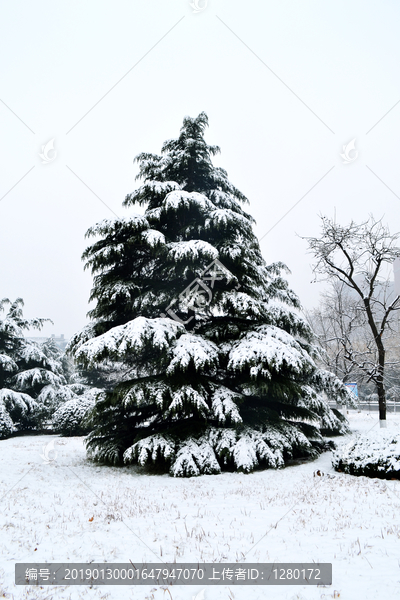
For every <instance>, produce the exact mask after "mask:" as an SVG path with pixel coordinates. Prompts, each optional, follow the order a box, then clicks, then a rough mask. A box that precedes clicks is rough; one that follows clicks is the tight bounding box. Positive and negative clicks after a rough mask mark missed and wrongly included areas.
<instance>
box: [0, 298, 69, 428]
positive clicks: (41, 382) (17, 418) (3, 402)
mask: <svg viewBox="0 0 400 600" xmlns="http://www.w3.org/2000/svg"><path fill="white" fill-rule="evenodd" d="M7 304H9V305H10V306H9V310H8V312H7V314H6V316H5V318H4V319H0V437H5V436H7V435H9V434H10V433H12V432H13V431H16V430H27V429H36V428H38V427H40V426H41V425H42V423H43V421H45V420H47V419H49V418H50V417H51V415H52V414H53V412H54V411H55V410H56V409H57V408H58V407H59V406H60V405H61V404H62V403H64V402H66V401H67V400H71V399H73V398H76V394H75V393H74V391H73V389H71V386H69V385H68V384H67V381H66V377H65V375H66V374H67V373H68V370H67V367H66V365H65V360H64V357H63V353H62V352H61V351H60V350H59V349H58V348H57V346H56V345H55V343H54V341H53V340H52V339H49V340H47V341H46V342H44V343H43V344H38V343H36V342H34V341H31V340H28V339H27V338H26V337H25V332H26V330H28V329H30V328H35V329H39V330H40V329H41V328H42V326H43V324H44V323H45V322H46V321H47V320H49V319H30V320H29V319H25V318H24V316H23V311H22V307H23V305H24V303H23V300H22V298H18V299H17V300H15V302H13V303H11V302H10V301H9V300H8V299H7V298H4V299H3V300H1V301H0V311H4V307H5V305H7Z"/></svg>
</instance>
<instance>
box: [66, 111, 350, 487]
mask: <svg viewBox="0 0 400 600" xmlns="http://www.w3.org/2000/svg"><path fill="white" fill-rule="evenodd" d="M207 124H208V120H207V116H206V115H205V114H204V113H201V114H200V115H199V116H198V117H197V118H195V119H192V118H185V119H184V122H183V127H182V129H181V132H180V136H179V138H178V139H176V140H170V141H167V142H165V143H164V145H163V147H162V153H161V155H160V156H158V155H153V154H146V153H142V154H139V156H137V157H136V159H135V160H136V161H137V163H138V164H139V174H138V177H137V178H141V179H143V185H142V186H141V187H140V188H139V189H137V190H136V191H135V192H133V193H132V194H129V195H128V196H127V197H126V199H125V202H124V205H125V206H134V205H142V206H145V207H146V208H145V213H144V215H143V216H132V217H128V218H125V219H117V220H114V221H109V220H106V221H103V222H101V223H100V224H98V225H96V226H95V227H93V228H91V229H89V231H88V233H87V235H88V236H97V237H98V238H99V239H97V241H95V242H94V243H93V244H92V245H91V246H90V247H88V248H87V250H86V251H85V253H84V255H83V259H84V260H85V261H86V268H90V269H91V271H92V273H93V275H94V285H93V289H92V292H91V296H90V299H91V300H95V301H96V305H95V307H94V309H93V310H92V311H91V312H90V313H89V315H90V317H91V319H92V321H91V323H90V325H89V326H87V327H86V328H85V329H84V330H82V331H81V332H79V333H78V334H76V335H75V336H74V337H73V339H72V340H71V342H70V345H69V352H71V353H72V354H73V356H74V357H75V358H76V360H77V361H78V363H79V364H80V365H81V367H82V368H85V369H87V370H93V371H95V372H96V375H97V377H98V378H100V379H101V380H102V384H103V386H104V387H105V389H106V391H105V393H104V394H103V395H102V397H101V398H99V399H98V401H97V403H96V404H95V405H94V408H93V409H92V411H91V413H90V417H89V418H90V423H91V428H92V431H91V433H90V434H89V436H88V438H87V446H88V450H89V454H90V456H92V457H94V458H96V459H98V460H102V461H107V462H110V463H114V464H119V463H122V462H124V463H138V464H139V465H142V466H147V467H154V468H156V469H158V470H161V471H168V470H169V472H170V473H171V474H172V475H175V476H191V475H198V474H201V473H219V472H220V471H221V470H223V469H231V470H242V471H244V472H249V471H252V470H253V469H255V468H258V467H265V466H270V467H279V466H283V465H284V463H285V460H286V459H288V458H290V457H292V456H294V455H305V456H315V455H316V454H317V453H318V452H319V451H321V450H322V449H323V448H324V447H325V446H326V443H325V440H324V438H323V436H322V434H326V433H343V432H345V431H346V430H347V429H346V428H347V426H346V424H345V422H344V418H343V417H342V416H341V415H340V414H339V413H337V412H333V411H332V410H330V408H329V406H328V403H327V401H326V398H325V396H324V394H325V393H328V394H329V395H330V397H331V398H334V399H336V397H338V396H341V397H345V396H346V395H347V390H346V389H345V387H344V386H343V384H342V383H341V382H340V381H339V380H338V379H336V377H335V376H333V375H332V374H330V373H327V372H324V371H321V370H319V369H318V368H317V367H316V364H315V362H314V359H313V358H314V357H315V352H316V350H315V349H314V347H313V345H312V334H311V330H310V328H309V326H308V325H307V323H306V322H305V321H304V319H303V318H302V317H301V316H300V314H299V308H300V304H299V300H298V298H297V297H296V295H295V294H294V293H293V292H292V291H291V290H290V289H289V287H288V284H287V282H286V280H285V279H284V278H283V277H282V272H285V270H287V268H286V267H285V265H283V264H282V263H275V264H272V265H269V266H267V265H266V263H265V261H264V259H263V257H262V255H261V251H260V247H259V244H258V241H257V239H256V237H255V235H254V233H253V230H252V225H253V223H254V220H253V219H252V217H251V216H250V215H249V214H248V213H247V212H245V210H244V208H243V205H244V204H245V203H246V202H247V199H246V198H245V196H244V195H243V194H242V193H241V192H240V191H239V190H237V189H236V188H235V187H234V186H233V185H232V184H231V183H230V182H229V180H228V177H227V173H226V171H225V170H223V169H222V168H218V167H214V166H213V164H212V161H211V158H212V156H213V155H215V154H216V153H217V152H219V148H218V147H217V146H209V145H207V143H206V141H205V140H204V130H205V128H206V126H207Z"/></svg>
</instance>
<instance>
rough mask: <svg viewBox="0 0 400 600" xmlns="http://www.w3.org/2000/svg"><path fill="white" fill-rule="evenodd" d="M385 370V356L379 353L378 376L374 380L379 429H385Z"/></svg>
mask: <svg viewBox="0 0 400 600" xmlns="http://www.w3.org/2000/svg"><path fill="white" fill-rule="evenodd" d="M384 368H385V354H384V352H383V353H381V352H379V374H378V377H377V380H376V387H377V391H378V401H379V424H380V426H381V427H386V392H385V385H384V383H383V374H384Z"/></svg>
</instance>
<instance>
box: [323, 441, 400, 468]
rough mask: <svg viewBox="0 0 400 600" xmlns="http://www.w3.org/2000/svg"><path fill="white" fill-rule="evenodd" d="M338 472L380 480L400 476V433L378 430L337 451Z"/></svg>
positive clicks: (335, 457) (336, 466)
mask: <svg viewBox="0 0 400 600" xmlns="http://www.w3.org/2000/svg"><path fill="white" fill-rule="evenodd" d="M332 464H333V466H334V468H335V469H336V471H343V472H344V473H349V474H350V475H365V476H366V477H379V478H380V479H400V432H393V431H391V430H390V429H389V430H388V429H378V430H376V431H369V432H368V433H366V434H363V435H360V436H358V437H357V438H356V439H355V440H352V441H351V442H350V443H349V444H347V445H345V446H344V447H342V448H341V449H340V450H338V451H337V452H335V453H334V455H333V458H332Z"/></svg>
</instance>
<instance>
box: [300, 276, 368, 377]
mask: <svg viewBox="0 0 400 600" xmlns="http://www.w3.org/2000/svg"><path fill="white" fill-rule="evenodd" d="M357 308H358V307H357V306H356V305H355V302H354V297H353V298H351V297H350V295H349V293H348V291H347V288H346V286H345V285H344V284H343V283H342V282H341V281H338V280H333V281H332V282H331V286H330V289H329V290H328V291H326V292H324V293H322V294H321V302H320V304H319V306H318V307H317V308H314V309H313V310H311V311H305V316H306V318H307V320H308V322H309V324H310V326H311V328H312V330H313V332H314V334H315V335H316V337H317V339H318V342H319V344H320V346H321V350H322V352H321V354H320V360H321V362H322V363H323V365H324V367H325V368H326V369H327V370H328V371H331V372H332V373H335V375H336V376H337V377H339V379H342V380H343V381H344V382H348V381H351V380H352V379H355V378H357V379H358V380H360V375H361V378H362V379H364V377H365V374H364V373H363V372H362V371H361V373H360V371H359V370H358V369H357V365H356V364H354V362H351V361H349V360H348V359H347V358H346V357H347V356H348V355H349V349H350V348H352V347H353V348H354V347H357V348H358V349H359V347H360V343H361V340H362V332H361V331H360V329H361V328H362V320H361V319H360V311H359V310H357Z"/></svg>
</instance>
